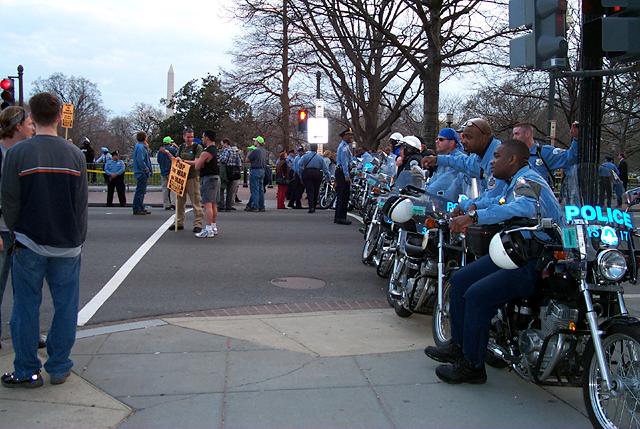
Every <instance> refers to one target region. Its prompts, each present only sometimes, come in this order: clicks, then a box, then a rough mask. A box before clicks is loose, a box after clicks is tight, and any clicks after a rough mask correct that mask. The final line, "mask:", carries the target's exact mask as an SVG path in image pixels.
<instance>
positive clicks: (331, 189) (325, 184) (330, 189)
mask: <svg viewBox="0 0 640 429" xmlns="http://www.w3.org/2000/svg"><path fill="white" fill-rule="evenodd" d="M336 196H337V194H336V185H335V179H334V178H331V179H330V180H327V179H326V178H323V179H322V183H321V184H320V192H319V197H318V206H319V207H320V208H321V209H322V210H327V209H328V208H330V207H332V206H333V203H334V202H335V201H336Z"/></svg>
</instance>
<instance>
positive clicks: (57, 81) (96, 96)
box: [32, 73, 107, 143]
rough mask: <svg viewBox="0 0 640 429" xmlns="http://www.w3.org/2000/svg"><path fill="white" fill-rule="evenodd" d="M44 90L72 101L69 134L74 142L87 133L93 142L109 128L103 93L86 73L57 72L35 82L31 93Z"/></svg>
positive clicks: (77, 141)
mask: <svg viewBox="0 0 640 429" xmlns="http://www.w3.org/2000/svg"><path fill="white" fill-rule="evenodd" d="M42 91H46V92H51V93H53V94H55V95H57V96H58V97H59V98H60V99H61V100H62V101H63V102H64V103H72V104H73V106H74V122H73V128H72V129H70V130H69V137H70V138H72V139H73V141H74V142H76V143H79V141H80V139H81V138H82V137H84V136H88V137H89V138H90V139H91V140H92V142H93V141H94V140H96V141H97V140H98V139H97V136H98V134H99V133H100V131H102V130H104V129H105V128H106V124H107V110H106V109H105V108H104V106H103V105H102V95H101V93H100V90H99V89H98V86H97V85H96V84H95V83H93V82H91V81H90V80H88V79H86V78H83V77H76V76H65V75H64V74H62V73H54V74H52V75H51V76H49V77H48V78H46V79H42V78H40V79H37V80H36V81H35V82H33V90H32V94H35V93H38V92H42Z"/></svg>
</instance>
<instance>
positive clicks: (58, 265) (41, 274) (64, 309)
mask: <svg viewBox="0 0 640 429" xmlns="http://www.w3.org/2000/svg"><path fill="white" fill-rule="evenodd" d="M11 274H12V277H11V279H12V282H13V313H12V315H11V336H12V340H13V348H14V350H15V354H16V355H15V359H14V361H13V366H14V369H15V374H16V377H18V378H26V377H29V376H31V375H32V374H34V373H35V372H36V371H38V370H39V369H40V367H41V366H42V365H41V363H40V359H38V339H39V335H40V303H41V302H42V284H43V280H44V279H46V280H47V284H48V285H49V291H50V292H51V298H52V301H53V309H54V314H53V321H52V322H51V328H50V329H49V333H48V335H47V355H48V356H49V359H47V361H46V362H45V364H44V368H45V370H46V371H47V372H48V373H49V374H50V375H53V376H62V375H64V374H66V373H67V372H69V371H70V370H71V367H72V366H73V362H72V361H71V359H69V355H70V354H71V348H72V347H73V343H74V342H75V340H76V324H77V322H78V296H79V289H80V255H78V256H76V257H74V258H48V257H45V256H41V255H38V254H37V253H35V252H33V251H31V250H29V249H27V248H25V247H16V248H15V249H14V251H13V269H12V272H11Z"/></svg>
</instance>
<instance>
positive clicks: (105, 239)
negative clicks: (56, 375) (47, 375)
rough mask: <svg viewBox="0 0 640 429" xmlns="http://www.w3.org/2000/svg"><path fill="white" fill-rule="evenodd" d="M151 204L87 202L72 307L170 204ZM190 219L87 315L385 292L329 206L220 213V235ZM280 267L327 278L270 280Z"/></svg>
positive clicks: (46, 318)
mask: <svg viewBox="0 0 640 429" xmlns="http://www.w3.org/2000/svg"><path fill="white" fill-rule="evenodd" d="M152 212H153V213H152V214H151V215H149V216H136V217H134V216H132V215H131V209H130V208H109V209H107V208H90V209H89V233H88V237H87V241H86V244H85V246H84V249H83V253H82V270H81V276H80V308H82V307H84V306H85V305H86V304H87V302H89V301H90V300H91V299H92V298H93V297H94V296H95V295H96V294H97V293H98V292H99V291H100V289H101V288H102V287H103V286H104V285H105V284H106V283H107V282H108V281H109V280H110V279H111V277H113V275H114V274H115V273H116V271H118V269H119V268H120V267H121V266H122V265H123V264H124V263H125V262H126V261H127V260H128V259H129V258H130V257H131V256H132V255H133V253H134V252H135V251H136V250H137V249H138V248H139V247H140V246H141V245H142V244H143V243H144V242H145V241H146V240H147V239H148V238H149V237H150V236H151V235H152V234H153V233H154V232H155V231H156V230H157V229H158V228H159V227H160V226H161V225H162V224H163V223H164V222H165V221H166V220H167V219H168V218H169V217H170V216H171V213H172V212H166V211H163V210H161V209H152ZM192 219H193V218H192V214H191V213H189V214H187V221H186V224H185V230H184V231H179V232H173V231H166V232H164V234H163V235H162V236H161V237H160V239H159V240H158V241H157V242H156V243H155V245H154V246H153V247H152V248H151V249H150V250H149V251H148V253H147V254H146V255H145V256H144V257H143V258H142V259H141V260H140V262H139V263H138V264H137V265H136V266H135V268H134V269H133V270H132V271H131V273H130V274H129V275H128V276H127V277H126V279H125V280H124V281H123V282H122V283H121V284H120V286H119V287H118V289H117V290H116V291H115V293H114V294H113V295H112V296H111V297H110V298H109V299H108V300H107V301H106V302H105V303H104V304H103V305H102V306H101V307H100V309H99V310H98V311H97V312H96V314H95V315H94V316H93V317H92V318H91V319H90V320H89V322H88V323H87V325H90V324H96V323H104V322H113V321H120V320H126V319H131V318H140V317H149V316H157V315H164V314H173V313H181V312H188V311H197V310H207V309H217V308H228V307H237V306H244V305H259V304H269V303H291V302H304V301H310V300H324V299H364V300H368V299H381V298H384V288H385V286H386V283H385V281H384V280H383V279H381V278H379V277H378V276H377V275H376V274H375V271H374V270H373V268H372V267H367V266H365V265H363V264H362V263H361V262H360V250H361V246H362V235H361V234H360V233H358V231H357V228H358V223H357V222H354V223H353V225H351V226H341V225H335V224H333V212H323V211H317V212H316V213H315V214H307V212H306V210H299V211H298V210H295V211H294V210H285V211H283V210H280V211H277V210H268V211H267V212H266V213H246V212H244V211H241V210H238V211H236V212H227V213H221V214H220V215H219V218H218V225H219V230H220V235H218V236H217V237H215V238H213V239H198V238H196V237H194V235H193V233H192V232H191V227H192ZM280 277H309V278H314V279H319V280H322V281H324V282H326V286H324V287H322V288H319V289H312V290H296V289H286V288H282V287H277V286H275V285H273V284H272V283H270V281H271V280H273V279H275V278H280ZM10 289H11V287H10V286H8V287H7V291H6V292H5V297H4V302H3V304H2V313H3V317H2V321H3V334H2V336H3V337H4V338H6V337H7V336H8V326H7V323H8V319H9V315H10V309H11V304H12V297H11V292H10ZM45 289H46V288H45ZM50 320H51V301H50V297H49V296H48V292H45V297H44V300H43V305H42V311H41V326H42V329H43V330H46V328H47V327H48V325H49V324H50Z"/></svg>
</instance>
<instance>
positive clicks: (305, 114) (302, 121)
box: [298, 109, 309, 133]
mask: <svg viewBox="0 0 640 429" xmlns="http://www.w3.org/2000/svg"><path fill="white" fill-rule="evenodd" d="M307 119H309V111H307V109H300V110H298V131H300V132H301V133H304V132H306V131H307Z"/></svg>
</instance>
